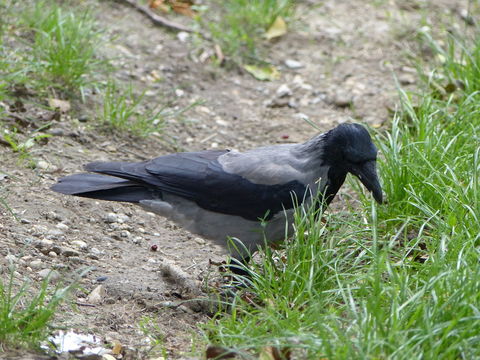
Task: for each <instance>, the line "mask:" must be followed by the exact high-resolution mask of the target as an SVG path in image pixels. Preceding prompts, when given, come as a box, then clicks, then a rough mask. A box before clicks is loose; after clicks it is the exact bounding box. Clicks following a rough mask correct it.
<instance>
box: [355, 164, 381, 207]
mask: <svg viewBox="0 0 480 360" xmlns="http://www.w3.org/2000/svg"><path fill="white" fill-rule="evenodd" d="M376 165H377V163H376V161H375V160H372V161H367V162H366V163H363V164H361V165H354V166H352V170H351V171H350V172H351V173H352V174H353V175H355V176H356V177H358V178H359V180H360V181H361V182H362V184H363V185H365V187H366V188H367V189H368V190H369V191H371V192H372V194H373V198H374V199H375V200H376V201H377V202H378V203H379V204H381V203H382V201H383V196H382V187H381V186H380V182H379V181H378V175H377V168H376Z"/></svg>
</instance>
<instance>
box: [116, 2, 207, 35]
mask: <svg viewBox="0 0 480 360" xmlns="http://www.w3.org/2000/svg"><path fill="white" fill-rule="evenodd" d="M115 1H117V2H120V3H124V4H127V5H130V6H131V7H133V8H134V9H136V10H137V11H139V12H141V13H142V14H144V15H145V16H146V17H148V18H149V19H150V20H151V21H152V22H153V23H154V24H155V25H158V26H162V27H165V28H167V29H170V30H175V31H185V32H188V33H195V32H196V31H194V30H192V29H190V28H189V27H186V26H183V25H182V24H178V23H176V22H174V21H170V20H168V19H166V18H164V17H163V16H160V15H158V14H155V13H154V12H152V11H151V10H150V9H149V8H148V7H147V6H143V5H140V4H138V3H137V1H135V0H115ZM198 34H199V35H200V36H202V37H203V38H204V39H206V40H209V37H208V36H206V35H205V34H203V33H201V32H199V33H198Z"/></svg>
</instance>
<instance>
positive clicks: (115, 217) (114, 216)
mask: <svg viewBox="0 0 480 360" xmlns="http://www.w3.org/2000/svg"><path fill="white" fill-rule="evenodd" d="M105 222H107V223H110V224H112V223H116V222H118V215H117V214H114V213H108V214H107V216H106V217H105Z"/></svg>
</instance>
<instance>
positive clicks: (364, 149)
mask: <svg viewBox="0 0 480 360" xmlns="http://www.w3.org/2000/svg"><path fill="white" fill-rule="evenodd" d="M324 154H325V160H326V163H327V165H329V166H330V170H329V179H330V181H333V182H335V181H337V182H338V181H340V180H341V183H343V181H344V179H345V176H346V174H347V173H348V172H349V173H352V174H353V175H355V176H356V177H358V179H359V180H360V181H361V182H362V184H363V185H365V187H366V188H367V189H368V190H369V191H371V192H372V194H373V197H374V198H375V200H376V201H377V202H378V203H382V187H381V186H380V182H379V181H378V176H377V170H376V162H377V148H376V147H375V145H374V144H373V142H372V139H371V137H370V134H369V133H368V131H367V129H365V127H363V126H362V125H359V124H341V125H339V126H337V127H336V128H335V129H332V130H330V131H329V132H328V133H327V134H326V137H325V147H324ZM341 183H340V184H339V185H338V184H337V185H338V187H337V186H335V187H337V189H336V190H338V188H339V187H340V186H341ZM335 192H336V191H335Z"/></svg>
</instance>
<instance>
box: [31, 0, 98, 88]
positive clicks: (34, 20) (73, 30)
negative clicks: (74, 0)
mask: <svg viewBox="0 0 480 360" xmlns="http://www.w3.org/2000/svg"><path fill="white" fill-rule="evenodd" d="M22 19H23V23H24V24H25V26H26V27H27V29H31V30H32V31H33V39H32V42H31V48H32V57H31V58H30V66H31V67H32V71H33V72H35V73H37V76H36V77H37V78H38V80H40V81H41V83H42V84H43V85H45V86H47V85H48V86H47V87H53V88H57V89H61V90H67V91H70V92H80V93H82V92H83V90H84V88H85V87H86V86H87V85H90V84H92V83H94V82H95V80H94V74H95V71H96V70H98V68H99V67H100V65H102V64H103V65H104V64H105V62H104V61H102V60H100V59H98V58H97V57H96V56H95V52H96V49H97V48H98V46H99V45H100V44H101V40H102V39H101V33H100V32H99V31H98V30H97V28H96V24H95V20H94V18H93V16H92V15H91V14H90V12H89V11H88V10H87V11H85V9H83V10H78V11H74V10H73V11H72V10H71V9H68V10H67V9H65V8H63V7H61V6H60V5H58V4H57V3H56V2H54V1H51V0H42V1H36V2H35V3H34V4H32V5H29V6H28V7H26V8H25V9H23V12H22Z"/></svg>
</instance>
